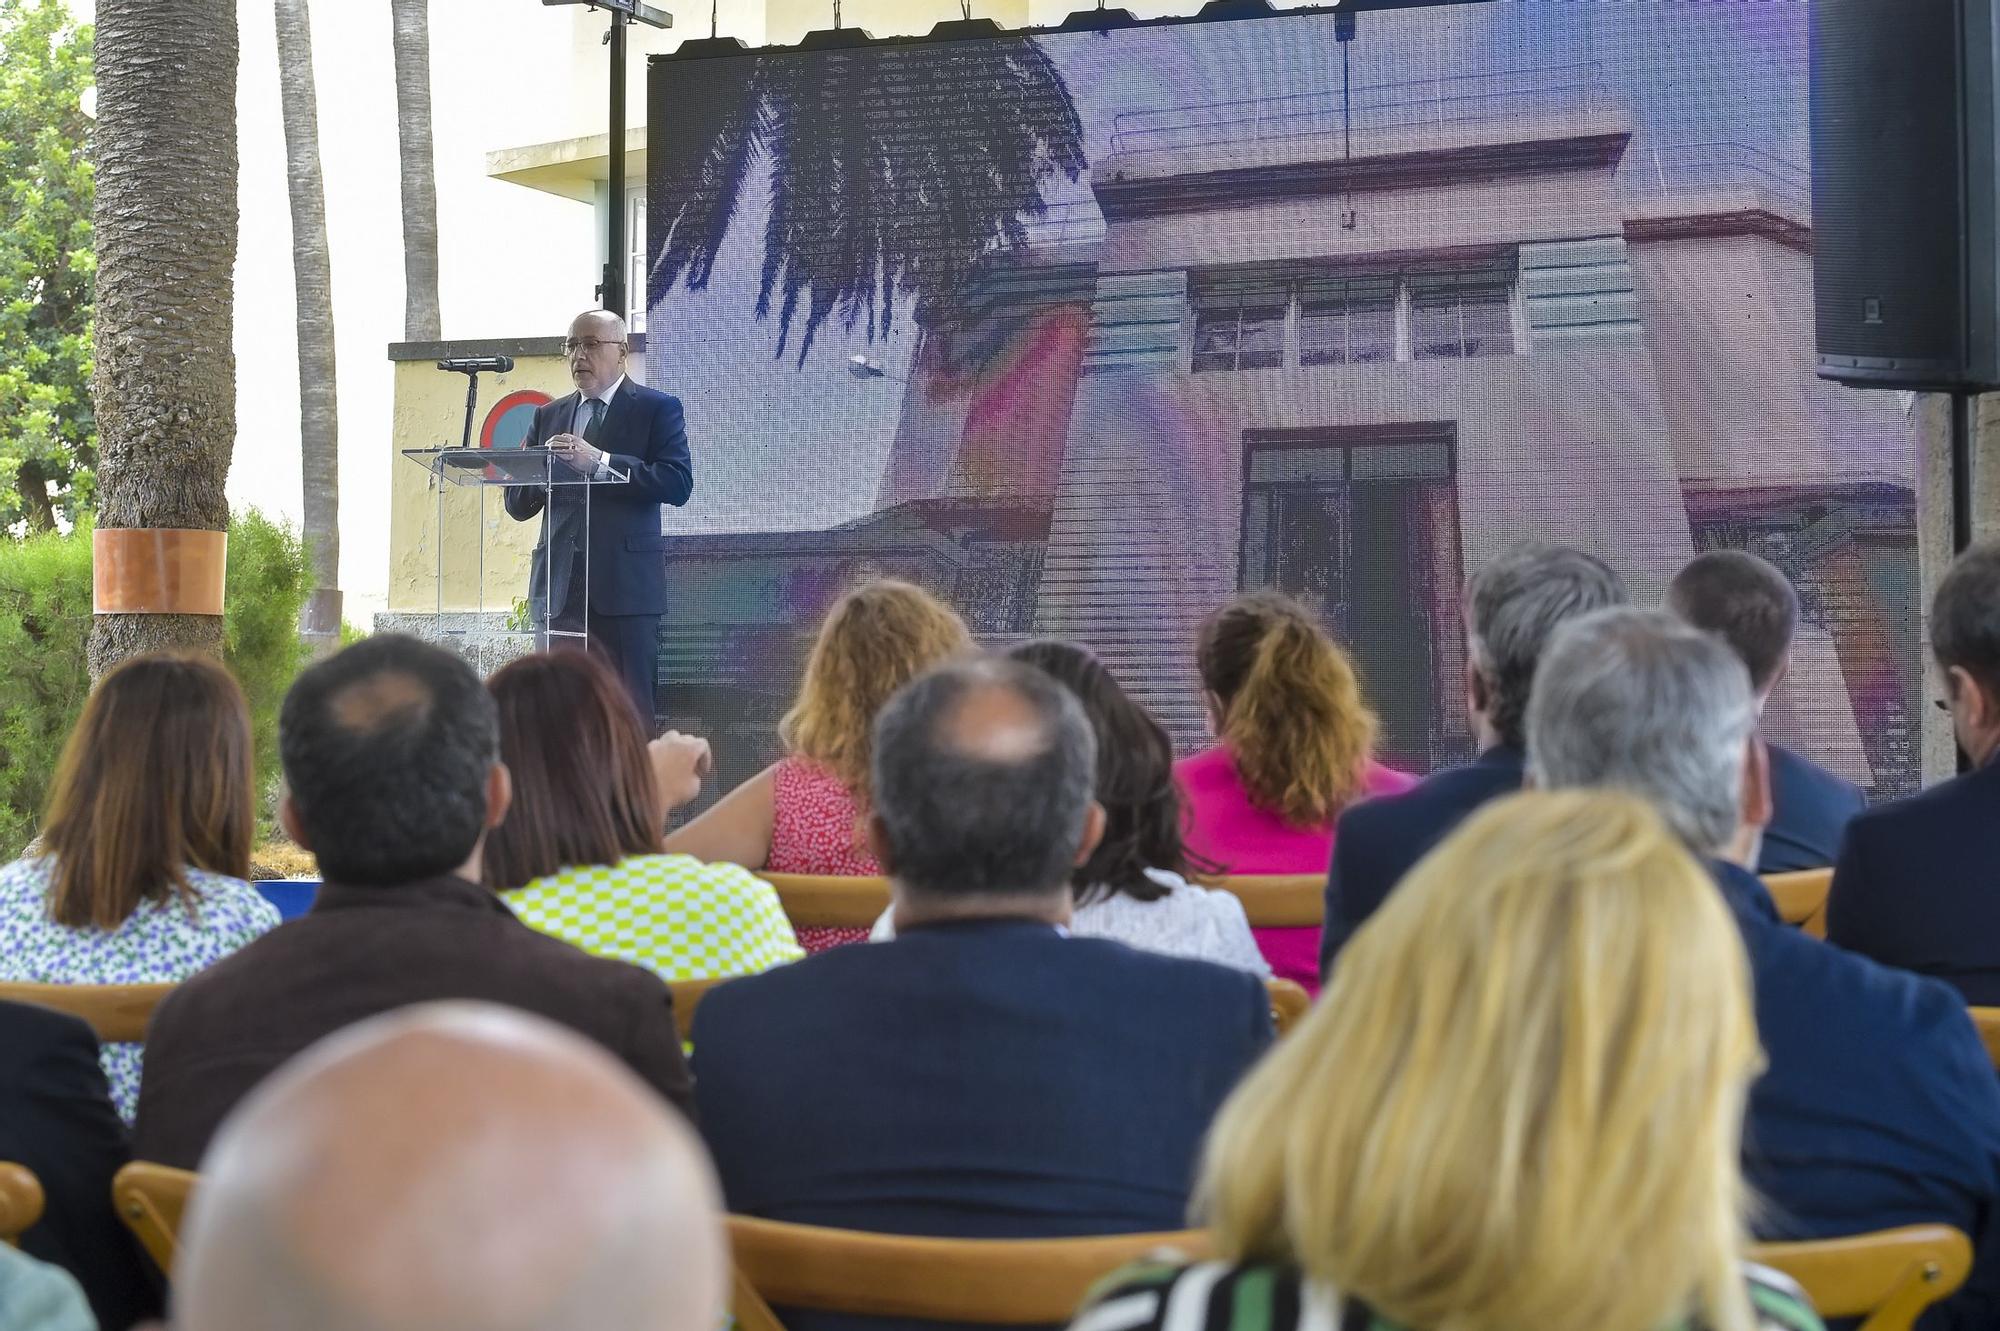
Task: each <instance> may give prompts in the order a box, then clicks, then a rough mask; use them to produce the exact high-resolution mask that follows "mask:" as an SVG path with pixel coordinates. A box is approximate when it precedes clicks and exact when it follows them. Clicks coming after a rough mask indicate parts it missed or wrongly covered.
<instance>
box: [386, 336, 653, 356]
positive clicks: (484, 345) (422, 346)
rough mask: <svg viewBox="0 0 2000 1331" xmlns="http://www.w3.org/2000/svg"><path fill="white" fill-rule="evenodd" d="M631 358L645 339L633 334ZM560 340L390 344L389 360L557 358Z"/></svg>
mask: <svg viewBox="0 0 2000 1331" xmlns="http://www.w3.org/2000/svg"><path fill="white" fill-rule="evenodd" d="M627 341H628V342H630V344H631V348H632V354H633V355H635V356H636V355H640V354H642V353H643V352H644V351H645V350H646V335H645V334H644V333H633V334H631V335H630V336H629V337H628V338H627ZM562 344H563V340H562V338H561V337H470V338H460V339H455V340H451V341H445V342H391V343H390V344H389V359H390V360H392V361H404V360H449V359H452V358H454V357H458V356H514V357H517V358H519V357H525V356H560V355H562V354H563V349H562Z"/></svg>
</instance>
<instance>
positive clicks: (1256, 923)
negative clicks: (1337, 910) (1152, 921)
mask: <svg viewBox="0 0 2000 1331" xmlns="http://www.w3.org/2000/svg"><path fill="white" fill-rule="evenodd" d="M1195 881H1196V882H1198V883H1200V884H1201V885H1202V886H1203V887H1217V888H1221V889H1222V890H1223V891H1224V892H1228V893H1230V894H1231V895H1232V896H1234V897H1235V898H1236V899H1237V900H1238V901H1240V902H1242V903H1243V913H1244V914H1245V915H1247V916H1248V917H1249V918H1250V927H1251V928H1252V929H1317V928H1319V927H1320V924H1321V923H1322V922H1323V921H1324V920H1325V918H1326V875H1325V874H1323V873H1268V874H1228V875H1225V876H1222V877H1206V876H1197V878H1196V879H1195Z"/></svg>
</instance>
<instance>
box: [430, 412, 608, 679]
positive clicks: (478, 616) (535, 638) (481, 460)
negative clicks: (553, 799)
mask: <svg viewBox="0 0 2000 1331" xmlns="http://www.w3.org/2000/svg"><path fill="white" fill-rule="evenodd" d="M403 456H404V457H406V458H408V459H409V460H410V461H411V462H413V463H415V464H416V465H418V466H420V467H422V468H423V469H424V470H425V471H428V472H429V473H431V477H432V481H431V488H432V490H433V491H434V492H435V493H436V495H437V519H436V523H437V525H436V527H435V529H434V532H433V544H434V545H435V547H436V556H437V561H436V577H437V600H436V606H435V609H436V616H437V617H436V620H435V623H436V626H437V628H436V635H435V636H436V638H437V640H438V642H439V643H440V645H442V646H446V647H450V648H452V649H453V650H454V651H456V652H458V653H459V654H460V655H461V656H463V657H465V659H466V660H468V661H470V662H471V663H472V665H473V667H474V668H475V669H476V670H478V671H479V673H480V674H481V675H488V674H491V673H492V672H493V671H495V670H497V669H499V668H500V667H501V666H503V665H505V664H506V663H507V662H509V661H511V660H513V659H514V658H515V657H517V656H523V655H526V654H527V653H528V652H532V651H539V650H542V649H543V648H545V647H548V646H550V645H552V644H556V643H566V644H567V645H571V646H574V647H577V648H580V649H584V650H588V649H589V645H590V642H589V636H588V634H587V633H586V632H585V631H584V629H582V628H576V629H558V628H554V627H553V626H551V625H550V623H549V615H548V606H547V603H546V602H545V601H544V602H543V603H542V604H539V605H538V604H536V603H535V602H534V600H533V599H532V598H531V597H530V595H529V586H531V585H532V580H533V577H534V570H532V569H531V570H530V574H529V577H530V583H529V585H524V586H521V587H518V588H515V589H513V590H512V591H511V592H509V591H506V590H497V591H495V592H494V593H492V599H493V600H495V601H497V602H498V604H497V605H495V606H494V607H492V609H489V607H488V604H487V602H488V599H489V592H488V588H487V584H486V563H487V560H486V543H487V534H488V531H489V527H490V523H489V520H488V519H489V515H490V512H491V511H492V510H493V509H494V508H495V505H494V504H492V503H489V502H488V495H489V494H491V492H493V491H494V490H504V489H507V488H510V487H521V488H525V489H531V490H539V491H541V495H540V499H541V504H540V513H539V515H538V516H536V517H530V518H526V519H522V520H521V526H522V527H523V528H524V529H530V524H533V523H539V524H541V525H540V528H539V530H541V531H542V533H543V536H542V539H541V540H539V541H538V542H537V544H536V552H537V555H538V556H539V557H540V559H541V561H542V565H543V567H542V569H541V570H540V572H541V583H542V586H543V588H544V589H545V590H553V589H551V588H549V574H548V567H547V564H548V558H549V540H548V529H549V527H551V526H552V525H553V523H552V519H553V516H554V511H555V505H556V499H557V496H558V495H559V494H565V493H566V494H569V495H574V494H576V493H577V492H578V491H581V498H582V504H581V506H580V507H581V509H582V512H581V516H580V519H579V521H580V522H581V524H582V527H581V531H580V533H579V539H578V542H577V545H578V549H577V555H576V557H577V558H578V559H580V560H581V561H582V562H583V602H582V604H581V605H579V606H577V607H575V608H576V610H577V611H578V614H577V615H576V622H577V623H578V624H580V625H583V624H588V623H589V615H590V510H591V496H592V495H593V494H594V493H595V492H596V491H597V490H598V489H599V488H600V487H603V486H614V485H616V486H622V485H629V484H630V483H631V477H630V476H627V475H626V474H624V473H623V472H619V471H615V470H614V471H612V472H611V473H610V474H609V475H607V476H602V477H600V476H587V475H585V474H584V473H582V472H579V471H577V470H576V469H575V468H573V467H570V466H568V465H567V464H565V463H563V462H560V461H558V460H557V459H556V457H555V455H554V454H552V453H550V452H549V451H548V450H547V449H542V448H520V449H494V448H406V449H404V450H403ZM453 495H456V496H459V499H460V502H458V503H456V504H453V503H448V502H447V499H448V497H449V496H453ZM468 499H469V500H470V502H465V501H466V500H468ZM569 502H573V501H572V500H569V499H565V505H567V504H568V503H569ZM453 509H456V510H457V512H456V513H455V514H454V513H453V512H452V511H451V510H453ZM498 511H499V513H500V515H501V516H502V517H504V518H506V519H507V520H508V521H509V522H510V523H511V522H512V521H513V518H512V516H511V515H510V514H507V513H506V511H505V509H504V508H500V509H499V510H498ZM447 551H450V552H451V554H452V556H453V560H454V562H456V563H458V564H460V565H461V566H462V568H463V566H465V565H466V564H467V563H468V556H469V569H465V570H464V571H469V572H470V573H471V582H472V587H471V591H470V593H469V594H453V593H452V592H451V591H450V588H451V586H452V580H451V578H450V577H449V576H448V575H447V572H446V553H447ZM448 602H449V604H447V603H448ZM502 608H504V609H505V611H506V616H505V618H504V620H503V621H502V622H501V623H500V624H498V625H495V624H493V623H492V622H491V620H492V618H493V613H494V611H495V610H499V609H502ZM569 608H570V607H568V606H565V607H564V609H565V610H568V609H569ZM564 618H565V619H567V618H569V616H568V615H565V616H564Z"/></svg>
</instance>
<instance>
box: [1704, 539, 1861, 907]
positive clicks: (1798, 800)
mask: <svg viewBox="0 0 2000 1331" xmlns="http://www.w3.org/2000/svg"><path fill="white" fill-rule="evenodd" d="M1667 609H1669V610H1671V611H1673V612H1674V613H1675V614H1676V615H1679V616H1680V617H1681V618H1682V619H1684V620H1686V621H1687V622H1688V623H1690V624H1692V625H1694V626H1695V627H1696V628H1698V629H1706V630H1707V631H1708V632H1710V633H1714V634H1717V635H1719V636H1720V637H1721V638H1722V640H1723V641H1724V642H1726V643H1728V644H1729V645H1730V647H1732V648H1734V649H1735V652H1736V655H1737V656H1739V657H1741V658H1742V660H1743V664H1744V665H1745V666H1746V667H1747V668H1748V669H1749V671H1750V687H1751V689H1752V690H1753V691H1754V692H1755V694H1756V696H1757V712H1758V714H1759V715H1762V714H1763V711H1764V705H1765V704H1766V703H1768V702H1769V701H1770V700H1771V691H1772V690H1773V689H1775V688H1777V687H1778V685H1779V683H1781V682H1782V681H1783V680H1784V678H1785V675H1786V672H1788V671H1789V670H1790V669H1791V666H1792V634H1793V633H1794V632H1796V631H1797V628H1798V622H1799V595H1798V593H1797V592H1795V591H1793V590H1792V584H1791V583H1790V582H1788V581H1786V580H1785V575H1784V574H1783V573H1781V572H1779V571H1778V569H1777V568H1776V566H1774V565H1773V564H1771V563H1770V562H1769V561H1767V560H1763V559H1759V558H1758V557H1757V556H1756V555H1753V554H1748V553H1746V552H1744V551H1742V550H1711V551H1709V552H1708V553H1707V554H1704V555H1699V556H1697V557H1696V558H1695V560H1694V562H1692V563H1690V564H1689V565H1688V566H1687V567H1686V568H1684V569H1682V570H1681V571H1680V572H1679V573H1678V574H1677V575H1675V577H1674V580H1673V582H1672V584H1671V585H1669V586H1668V588H1667ZM1767 747H1768V749H1769V752H1770V755H1771V825H1770V826H1769V827H1767V828H1765V829H1764V844H1763V850H1762V851H1761V852H1760V853H1759V855H1758V859H1757V871H1758V872H1759V873H1783V872H1786V871H1787V870H1792V869H1824V868H1825V867H1826V866H1827V865H1829V864H1832V863H1833V857H1834V854H1835V852H1836V851H1838V850H1839V849H1840V834H1841V830H1842V829H1843V828H1845V827H1846V826H1847V820H1848V819H1849V818H1852V817H1853V816H1854V815H1855V814H1857V813H1859V812H1861V810H1863V809H1865V808H1867V807H1868V800H1867V798H1866V797H1865V796H1863V795H1862V793H1861V790H1860V788H1859V787H1858V786H1856V785H1854V784H1853V783H1852V782H1849V781H1843V780H1841V779H1840V778H1839V777H1837V776H1835V775H1834V774H1833V773H1831V772H1829V771H1827V770H1826V769H1824V768H1822V767H1819V766H1816V765H1815V764H1814V763H1813V762H1812V761H1811V760H1810V759H1808V758H1805V757H1802V756H1801V755H1799V754H1796V753H1794V752H1792V751H1791V750H1790V749H1787V748H1783V747H1781V746H1779V745H1776V744H1772V745H1769V746H1767Z"/></svg>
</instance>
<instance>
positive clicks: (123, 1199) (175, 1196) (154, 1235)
mask: <svg viewBox="0 0 2000 1331" xmlns="http://www.w3.org/2000/svg"><path fill="white" fill-rule="evenodd" d="M196 1181H197V1176H196V1175H195V1174H193V1173H191V1172H189V1171H188V1170H185V1169H169V1168H168V1167H167V1166H165V1165H149V1164H146V1163H145V1162H144V1161H134V1162H133V1163H131V1164H129V1165H127V1166H125V1167H124V1168H123V1169H121V1170H119V1171H118V1173H117V1176H116V1177H114V1178H113V1179H112V1180H111V1204H112V1205H113V1206H115V1207H117V1208H118V1218H119V1219H120V1220H123V1221H124V1222H125V1228H127V1229H129V1230H131V1231H132V1233H133V1234H134V1235H135V1236H137V1238H138V1240H139V1243H140V1246H142V1247H144V1248H145V1250H146V1252H147V1253H148V1255H150V1256H151V1257H152V1259H153V1260H154V1261H155V1262H157V1263H158V1264H159V1267H160V1270H162V1271H165V1272H167V1273H169V1274H171V1273H172V1271H173V1269H174V1254H175V1253H176V1252H177V1251H179V1249H180V1232H181V1216H182V1214H183V1213H184V1212H186V1210H187V1204H188V1197H189V1195H190V1194H192V1193H193V1192H194V1185H195V1183H196Z"/></svg>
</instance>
